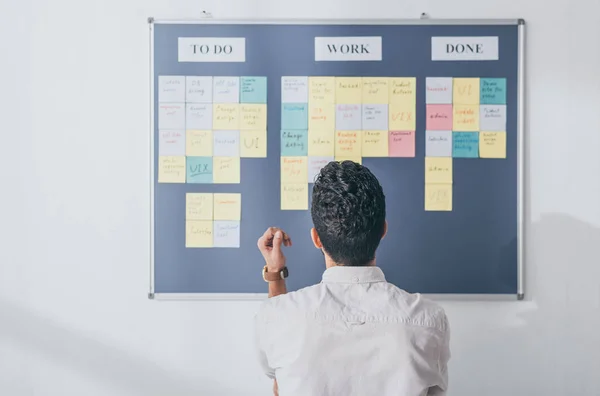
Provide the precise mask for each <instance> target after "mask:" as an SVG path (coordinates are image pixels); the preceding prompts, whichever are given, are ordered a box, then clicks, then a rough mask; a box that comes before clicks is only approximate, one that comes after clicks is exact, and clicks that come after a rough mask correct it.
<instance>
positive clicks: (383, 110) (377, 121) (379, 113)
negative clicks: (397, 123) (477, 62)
mask: <svg viewBox="0 0 600 396" xmlns="http://www.w3.org/2000/svg"><path fill="white" fill-rule="evenodd" d="M362 129H364V130H373V131H387V130H388V129H389V127H388V105H386V104H364V105H362Z"/></svg>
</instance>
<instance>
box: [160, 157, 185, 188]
mask: <svg viewBox="0 0 600 396" xmlns="http://www.w3.org/2000/svg"><path fill="white" fill-rule="evenodd" d="M158 182H159V183H185V157H184V156H177V157H173V156H164V157H158Z"/></svg>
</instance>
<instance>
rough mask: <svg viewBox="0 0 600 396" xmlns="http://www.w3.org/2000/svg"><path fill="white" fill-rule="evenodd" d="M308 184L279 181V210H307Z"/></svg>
mask: <svg viewBox="0 0 600 396" xmlns="http://www.w3.org/2000/svg"><path fill="white" fill-rule="evenodd" d="M307 209H308V184H307V183H281V210H307Z"/></svg>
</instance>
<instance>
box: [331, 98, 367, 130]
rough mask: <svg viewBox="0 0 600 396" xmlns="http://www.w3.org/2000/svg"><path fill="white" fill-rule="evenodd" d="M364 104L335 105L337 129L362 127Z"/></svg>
mask: <svg viewBox="0 0 600 396" xmlns="http://www.w3.org/2000/svg"><path fill="white" fill-rule="evenodd" d="M361 113H362V106H361V105H360V104H341V105H336V106H335V129H336V130H338V131H358V130H361V129H362V114H361Z"/></svg>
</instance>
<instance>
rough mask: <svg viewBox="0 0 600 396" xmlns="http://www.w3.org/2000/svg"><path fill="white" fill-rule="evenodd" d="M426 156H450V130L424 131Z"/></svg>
mask: <svg viewBox="0 0 600 396" xmlns="http://www.w3.org/2000/svg"><path fill="white" fill-rule="evenodd" d="M425 156H426V157H452V131H425Z"/></svg>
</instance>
